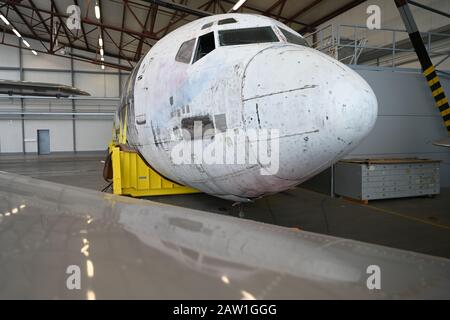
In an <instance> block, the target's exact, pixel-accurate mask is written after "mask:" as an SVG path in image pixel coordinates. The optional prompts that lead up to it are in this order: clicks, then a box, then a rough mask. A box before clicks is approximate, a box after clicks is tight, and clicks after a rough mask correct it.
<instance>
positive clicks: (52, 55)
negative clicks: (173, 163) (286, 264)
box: [0, 0, 450, 258]
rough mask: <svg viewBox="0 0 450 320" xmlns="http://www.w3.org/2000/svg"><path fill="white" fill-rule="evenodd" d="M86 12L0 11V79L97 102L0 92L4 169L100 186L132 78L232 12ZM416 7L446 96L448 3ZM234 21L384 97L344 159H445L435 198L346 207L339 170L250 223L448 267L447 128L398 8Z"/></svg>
mask: <svg viewBox="0 0 450 320" xmlns="http://www.w3.org/2000/svg"><path fill="white" fill-rule="evenodd" d="M94 2H95V1H89V0H85V1H83V0H80V1H77V0H63V1H53V0H26V1H8V0H6V1H3V0H2V1H0V12H1V14H2V15H3V16H4V17H6V18H7V19H8V21H9V22H10V24H11V26H12V27H13V28H15V29H16V30H17V31H18V32H20V34H21V38H18V37H17V35H15V34H14V32H13V31H12V30H11V28H10V26H8V25H6V24H5V23H4V22H2V21H0V23H1V30H0V31H1V43H0V57H1V58H0V79H3V80H14V81H17V80H19V81H35V82H47V83H58V84H63V85H68V86H73V87H76V88H78V89H81V90H84V91H87V92H89V93H90V95H91V96H88V97H84V96H83V97H46V96H39V97H36V96H27V95H26V94H23V95H20V94H13V95H8V94H3V95H1V97H0V171H6V172H12V173H17V174H21V175H27V176H31V177H35V178H38V179H43V180H48V181H53V182H57V183H62V184H68V185H73V186H77V187H82V188H88V189H94V190H102V189H103V188H104V187H105V185H106V182H104V180H103V177H102V170H103V163H104V160H105V158H106V155H107V152H106V150H107V148H108V144H109V142H110V141H111V133H112V130H113V119H114V113H115V110H116V108H117V106H118V104H119V102H120V96H121V94H122V92H123V90H124V87H123V86H124V84H125V82H126V80H127V77H128V76H129V74H130V72H131V70H132V68H133V67H134V66H135V65H136V64H137V63H138V61H139V60H140V59H141V57H143V56H144V55H145V54H146V53H147V52H148V51H149V50H150V49H151V47H152V46H153V45H154V44H155V43H157V42H158V40H160V39H161V38H163V37H164V36H165V35H167V34H168V33H170V32H171V31H173V30H175V29H176V28H178V27H180V26H183V25H185V24H187V23H188V22H191V21H194V20H196V19H198V18H201V17H204V16H207V15H209V14H222V13H226V12H228V11H229V10H230V9H231V8H232V7H233V5H234V4H235V1H228V0H180V1H169V0H165V1H143V0H133V1H119V0H102V1H100V0H99V1H98V2H97V3H98V4H99V6H100V10H101V17H100V18H99V19H97V18H96V16H95V12H94ZM418 2H420V4H421V5H423V6H426V7H427V9H424V8H421V7H418V6H411V10H412V12H413V15H414V18H415V20H416V23H417V25H418V27H419V30H420V31H421V32H422V33H423V34H422V38H423V41H424V43H425V46H426V48H427V49H428V53H429V55H430V58H431V60H432V62H433V63H434V64H435V66H436V69H437V70H439V77H440V81H441V84H442V87H443V88H444V91H445V92H446V93H450V59H449V56H450V51H449V50H450V20H449V13H450V1H448V0H422V1H418ZM71 5H78V6H79V7H80V9H81V24H80V28H79V29H77V30H71V29H69V28H68V27H67V25H66V22H65V20H66V19H67V18H68V13H67V12H70V11H68V8H69V6H71ZM370 5H376V6H378V7H379V8H380V9H381V28H380V29H375V30H370V29H369V28H368V27H367V25H366V21H367V19H368V17H369V16H370V14H369V13H367V8H368V7H369V6H370ZM430 8H431V9H434V11H439V12H438V13H437V12H433V11H430V10H428V9H430ZM239 12H242V13H253V14H260V15H265V16H268V17H271V18H273V19H276V20H278V21H281V22H283V23H285V24H287V25H289V26H290V27H291V28H292V29H294V30H296V31H298V32H299V33H301V34H303V35H304V36H305V39H306V40H307V41H308V42H309V44H310V45H311V46H312V47H313V48H316V49H317V50H319V51H322V52H324V53H326V54H327V55H330V56H332V57H333V58H336V59H338V60H340V61H341V62H343V63H345V64H347V65H348V66H349V67H351V68H352V69H353V70H355V71H356V72H357V73H358V74H359V75H361V76H362V77H363V78H364V79H365V80H366V81H367V82H368V83H369V84H370V86H371V87H372V89H373V91H374V92H375V94H376V97H377V99H378V108H379V109H378V117H377V121H376V124H375V127H374V129H373V130H372V132H371V133H370V134H369V135H368V137H366V138H365V139H364V141H363V142H362V143H361V144H359V145H358V147H356V148H355V149H354V150H352V152H351V153H350V154H348V155H347V156H346V158H348V159H354V158H360V159H368V158H370V159H390V158H422V159H430V160H438V161H440V168H439V179H438V180H440V181H439V183H440V190H439V194H437V195H433V196H432V197H412V198H401V199H387V200H374V201H370V202H369V204H362V203H357V202H353V201H348V200H345V199H343V198H341V197H338V196H337V195H335V194H334V188H335V185H336V181H335V180H336V179H335V178H336V177H335V175H334V174H333V172H334V171H335V169H334V168H329V169H327V170H325V171H323V172H322V173H320V174H318V175H316V176H315V177H314V178H312V179H310V180H309V181H307V182H305V183H303V184H302V185H300V186H298V187H296V188H292V189H290V190H287V191H284V192H281V193H278V194H276V195H272V196H269V197H265V198H263V199H260V200H256V201H254V202H253V203H249V204H245V206H244V208H243V213H244V216H245V218H246V219H251V220H256V221H262V222H266V223H270V224H276V225H281V226H285V227H289V228H298V229H301V230H306V231H313V232H318V233H322V234H328V235H332V236H339V237H344V238H349V239H354V240H360V241H365V242H369V243H375V244H381V245H386V246H390V247H394V248H400V249H406V250H410V251H414V252H420V253H425V254H430V255H434V256H440V257H446V258H450V241H449V240H450V216H449V213H450V211H449V207H450V149H448V148H445V147H440V146H435V145H433V142H434V141H437V140H439V139H441V138H444V137H446V136H447V130H446V128H445V126H444V125H443V121H442V117H441V115H440V114H439V110H438V109H437V108H436V107H435V102H434V99H433V96H432V94H431V92H430V88H429V86H428V85H427V82H426V80H425V79H424V76H423V74H422V70H421V69H420V63H419V61H418V58H417V55H416V52H415V51H414V48H413V46H412V44H411V42H410V40H409V37H408V33H407V32H406V31H405V25H404V23H403V21H402V19H401V17H400V15H399V11H398V10H397V8H396V6H395V3H394V1H392V0H373V1H361V0H357V1H355V0H339V1H336V0H333V1H331V0H302V1H293V0H258V1H256V0H248V1H246V2H245V3H244V4H243V5H242V6H241V8H240V9H239ZM99 38H101V39H102V46H100V45H99V43H98V41H99ZM22 39H26V41H27V44H28V45H25V44H24V42H23V41H22ZM32 50H34V52H33V51H32ZM103 52H104V54H102V53H103ZM40 144H41V145H40ZM149 199H150V200H152V201H158V202H162V203H167V204H172V205H175V206H179V207H186V208H193V209H199V210H203V211H208V212H213V213H214V214H220V215H233V216H238V215H239V212H238V209H237V208H236V207H234V206H232V203H231V202H229V201H226V200H223V199H218V198H216V197H213V196H209V195H207V194H194V195H178V196H157V197H151V198H149Z"/></svg>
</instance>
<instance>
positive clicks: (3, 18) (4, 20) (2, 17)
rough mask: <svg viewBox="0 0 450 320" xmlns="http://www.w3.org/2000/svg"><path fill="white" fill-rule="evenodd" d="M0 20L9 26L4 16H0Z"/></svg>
mask: <svg viewBox="0 0 450 320" xmlns="http://www.w3.org/2000/svg"><path fill="white" fill-rule="evenodd" d="M0 18H1V19H2V20H3V22H4V23H5V24H6V25H7V26H9V21H8V19H6V18H5V16H4V15H2V14H0Z"/></svg>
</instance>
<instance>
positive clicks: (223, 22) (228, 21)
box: [218, 18, 237, 26]
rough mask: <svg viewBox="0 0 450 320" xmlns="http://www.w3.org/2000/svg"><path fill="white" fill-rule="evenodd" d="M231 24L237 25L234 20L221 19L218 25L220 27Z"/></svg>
mask: <svg viewBox="0 0 450 320" xmlns="http://www.w3.org/2000/svg"><path fill="white" fill-rule="evenodd" d="M231 23H237V21H236V19H234V18H228V19H223V20H220V21H219V22H218V25H219V26H222V25H224V24H231Z"/></svg>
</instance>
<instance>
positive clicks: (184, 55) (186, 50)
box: [175, 39, 195, 63]
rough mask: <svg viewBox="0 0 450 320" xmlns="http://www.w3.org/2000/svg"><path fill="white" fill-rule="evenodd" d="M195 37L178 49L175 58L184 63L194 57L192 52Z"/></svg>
mask: <svg viewBox="0 0 450 320" xmlns="http://www.w3.org/2000/svg"><path fill="white" fill-rule="evenodd" d="M194 47H195V39H192V40H189V41H186V42H185V43H183V44H182V45H181V47H180V50H178V53H177V56H176V57H175V60H176V61H178V62H182V63H190V62H191V58H192V53H193V52H194Z"/></svg>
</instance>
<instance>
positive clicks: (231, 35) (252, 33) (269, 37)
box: [219, 27, 279, 46]
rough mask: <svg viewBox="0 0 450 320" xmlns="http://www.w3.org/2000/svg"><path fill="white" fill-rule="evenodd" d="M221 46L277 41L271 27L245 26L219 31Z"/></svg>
mask: <svg viewBox="0 0 450 320" xmlns="http://www.w3.org/2000/svg"><path fill="white" fill-rule="evenodd" d="M219 40H220V45H221V46H235V45H240V44H251V43H265V42H279V40H278V38H277V36H276V34H275V32H274V31H273V30H272V27H259V28H246V29H236V30H222V31H219Z"/></svg>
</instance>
